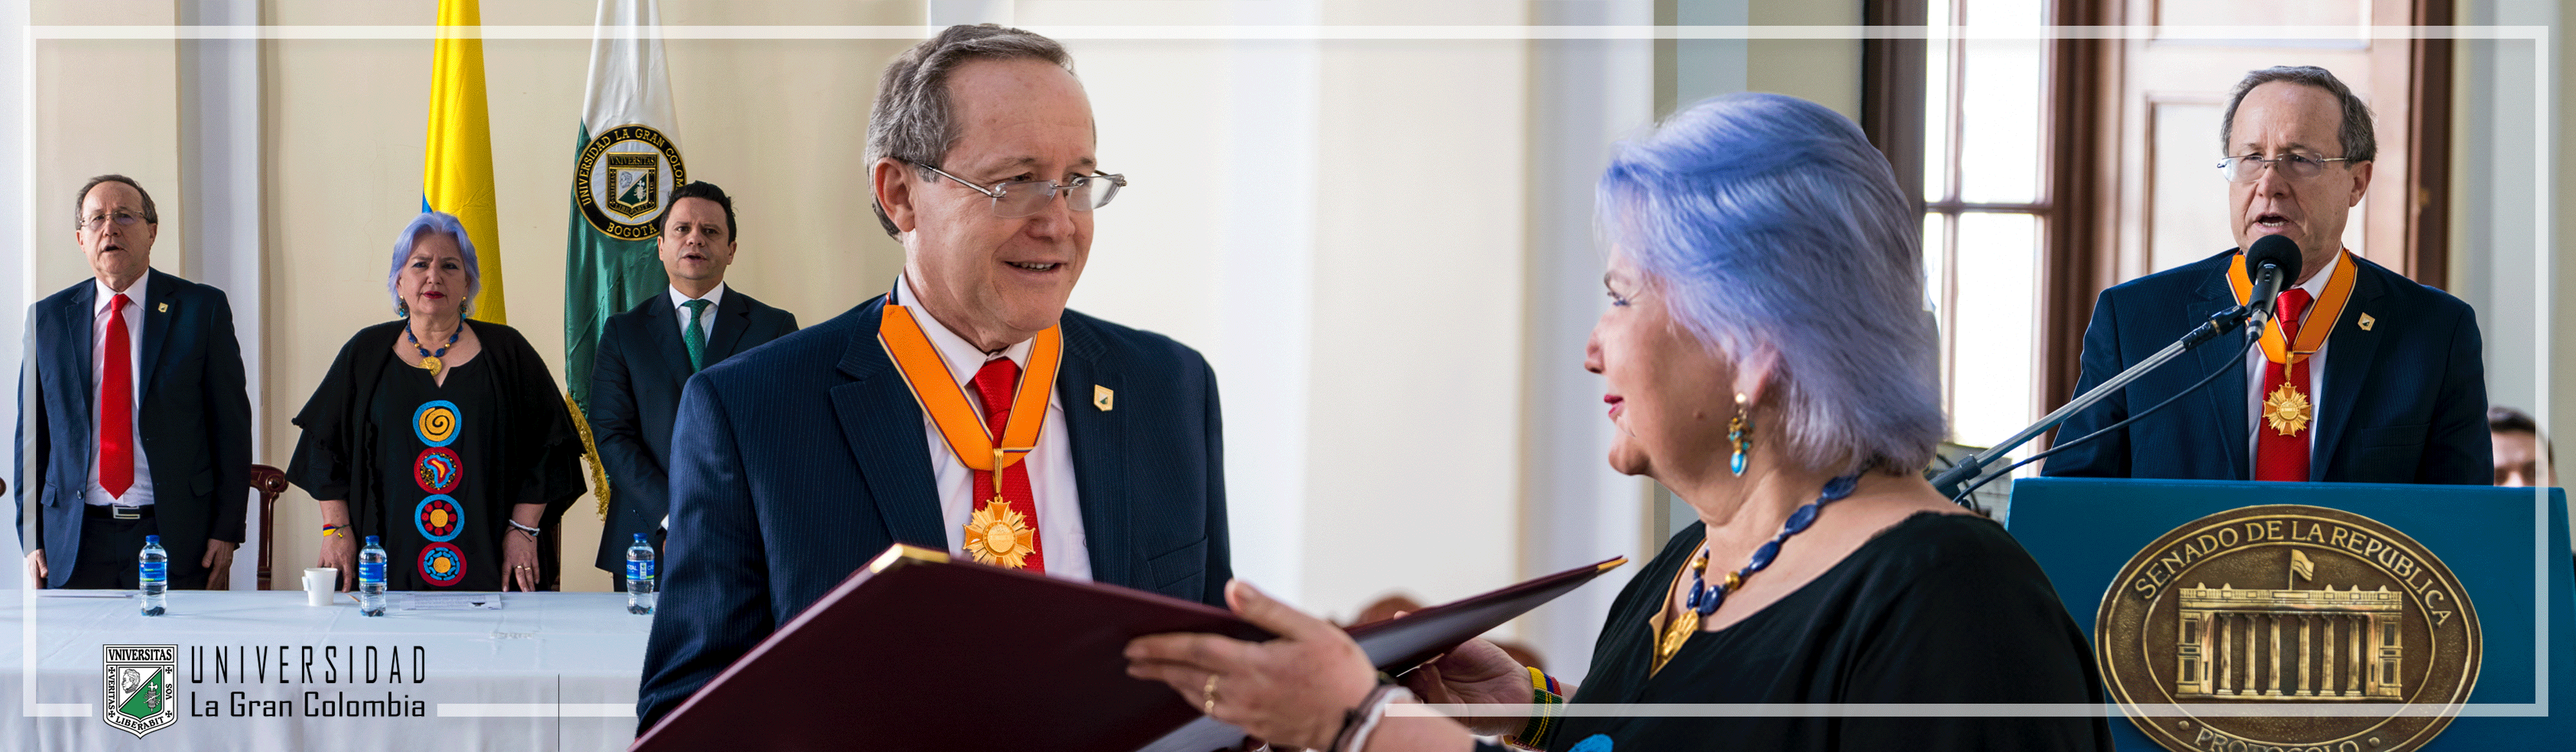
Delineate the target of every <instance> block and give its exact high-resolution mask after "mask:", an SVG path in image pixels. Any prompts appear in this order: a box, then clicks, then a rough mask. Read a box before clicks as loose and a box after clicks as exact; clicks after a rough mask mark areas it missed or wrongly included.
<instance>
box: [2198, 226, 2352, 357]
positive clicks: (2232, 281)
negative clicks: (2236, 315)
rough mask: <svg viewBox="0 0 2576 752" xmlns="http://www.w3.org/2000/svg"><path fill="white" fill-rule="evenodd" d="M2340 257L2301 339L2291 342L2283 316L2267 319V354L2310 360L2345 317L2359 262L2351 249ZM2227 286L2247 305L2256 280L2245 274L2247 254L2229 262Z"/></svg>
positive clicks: (2310, 310) (2301, 329)
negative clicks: (2282, 322)
mask: <svg viewBox="0 0 2576 752" xmlns="http://www.w3.org/2000/svg"><path fill="white" fill-rule="evenodd" d="M2337 261H2338V262H2339V263H2336V264H2335V270H2334V275H2333V276H2330V277H2327V278H2326V290H2325V294H2323V295H2318V296H2317V300H2316V302H2315V303H2311V304H2309V306H2308V313H2307V320H2308V321H2313V322H2316V324H2317V325H2316V326H2300V327H2299V340H2298V341H2297V342H2291V341H2289V338H2288V337H2285V336H2282V334H2281V322H2280V320H2278V319H2273V320H2269V321H2265V322H2264V323H2263V357H2264V358H2266V359H2269V360H2271V361H2272V362H2274V363H2279V364H2282V365H2289V364H2292V363H2297V362H2299V361H2302V360H2307V359H2308V356H2310V355H2315V354H2317V349H2318V348H2321V347H2325V346H2326V335H2328V334H2333V333H2334V328H2335V322H2337V321H2341V320H2343V306H2344V303H2346V302H2348V301H2350V300H2351V299H2352V280H2353V277H2354V276H2355V272H2356V271H2357V267H2359V266H2360V264H2359V263H2356V262H2355V261H2354V260H2353V258H2352V252H2351V251H2345V252H2344V255H2343V257H2342V258H2340V259H2337ZM2227 286H2228V287H2231V288H2234V289H2235V290H2236V304H2237V305H2245V304H2246V298H2247V297H2250V296H2252V295H2253V294H2254V282H2253V281H2252V280H2251V279H2249V278H2247V277H2246V276H2245V254H2243V253H2238V254H2236V258H2234V259H2230V260H2229V261H2228V262H2227Z"/></svg>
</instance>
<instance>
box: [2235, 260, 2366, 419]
mask: <svg viewBox="0 0 2576 752" xmlns="http://www.w3.org/2000/svg"><path fill="white" fill-rule="evenodd" d="M2342 265H2343V254H2341V253H2337V254H2335V255H2334V259H2333V260H2330V261H2327V262H2326V268H2324V269H2319V270H2317V273H2316V276H2312V277H2309V278H2308V281H2306V282H2303V283H2300V284H2299V286H2298V287H2297V288H2295V289H2300V290H2306V291H2308V310H2305V311H2300V312H2299V326H2300V331H2301V332H2305V331H2306V327H2307V326H2308V324H2309V323H2311V322H2313V323H2315V324H2316V325H2318V326H2334V325H2335V322H2332V321H2326V320H2324V319H2320V318H2317V317H2315V316H2312V315H2309V314H2313V313H2316V310H2317V303H2318V299H2319V298H2322V297H2324V295H2325V289H2326V280H2329V279H2333V278H2334V273H2335V267H2339V266H2342ZM2283 292H2288V291H2287V290H2284V291H2283ZM2267 328H2268V327H2267ZM2329 344H2331V343H2325V342H2320V343H2317V352H2316V354H2315V355H2310V356H2308V359H2307V364H2308V383H2307V384H2306V386H2307V391H2308V427H2307V429H2306V430H2304V431H2301V432H2300V433H2303V434H2306V435H2307V437H2308V452H2309V466H2310V467H2314V466H2315V457H2316V455H2315V452H2316V450H2317V442H2316V436H2317V430H2318V429H2320V428H2322V427H2323V426H2322V425H2320V424H2319V423H2318V422H2317V414H2318V413H2320V412H2324V411H2323V410H2319V409H2318V405H2317V403H2318V401H2319V400H2322V399H2324V398H2325V393H2326V390H2325V384H2326V349H2327V346H2328V345H2329ZM2271 362H2272V361H2271V359H2270V358H2266V357H2264V356H2263V346H2262V345H2261V344H2256V345H2255V346H2254V347H2252V348H2249V349H2247V350H2246V351H2245V417H2246V421H2245V425H2246V427H2248V428H2250V429H2252V430H2249V431H2247V432H2246V434H2245V457H2246V459H2247V462H2246V463H2245V466H2246V467H2247V468H2249V469H2252V468H2253V467H2254V462H2253V460H2254V459H2255V458H2257V457H2259V456H2261V453H2262V449H2261V447H2262V445H2263V432H2264V431H2268V430H2271V426H2270V425H2269V424H2266V423H2264V422H2263V398H2264V397H2267V396H2269V395H2266V394H2264V393H2263V373H2264V369H2266V368H2268V367H2270V365H2271Z"/></svg>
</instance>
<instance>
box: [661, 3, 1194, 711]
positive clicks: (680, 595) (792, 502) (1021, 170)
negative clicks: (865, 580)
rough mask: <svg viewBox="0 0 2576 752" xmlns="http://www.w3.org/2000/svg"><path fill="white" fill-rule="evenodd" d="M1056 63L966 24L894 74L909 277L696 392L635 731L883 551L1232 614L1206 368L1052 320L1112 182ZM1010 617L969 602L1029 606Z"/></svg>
mask: <svg viewBox="0 0 2576 752" xmlns="http://www.w3.org/2000/svg"><path fill="white" fill-rule="evenodd" d="M1071 66H1072V59H1071V57H1070V56H1069V55H1068V54H1066V53H1065V51H1064V49H1063V47H1061V46H1059V45H1057V44H1056V43H1055V42H1054V41H1053V40H1049V39H1047V38H1045V37H1042V36H1038V35H1036V34H1030V33H1028V32H1024V31H1020V30H1017V29H1007V28H1002V27H997V26H991V25H980V26H959V27H953V28H950V29H947V30H946V31H944V32H942V33H941V34H939V35H938V36H937V37H935V38H932V39H930V40H928V41H924V42H922V43H921V44H919V45H917V46H915V47H913V48H912V49H911V50H909V51H907V52H905V53H903V54H902V55H900V56H898V57H897V58H896V59H895V60H894V62H893V63H892V64H891V65H889V66H888V67H887V69H886V70H885V72H884V74H883V77H882V79H881V81H880V83H879V86H878V98H877V102H876V106H875V108H874V110H873V111H872V112H871V115H870V118H869V123H868V156H869V162H870V164H869V165H868V166H867V175H868V177H869V183H868V184H869V187H870V188H871V190H872V194H873V198H874V200H875V204H876V209H877V218H878V220H879V221H880V223H881V224H882V225H883V227H884V229H885V231H886V232H887V233H888V234H890V235H892V236H894V237H895V238H896V239H897V240H899V241H901V242H902V243H903V248H904V265H903V273H902V275H901V276H900V277H899V278H897V279H895V280H894V281H893V283H892V284H891V285H890V286H889V287H890V289H889V288H875V289H874V290H869V292H875V291H878V290H882V291H884V294H881V295H877V296H875V297H873V298H871V299H869V300H867V301H866V302H864V303H861V304H860V305H859V306H857V307H855V308H852V309H850V310H849V311H848V312H846V313H843V314H841V315H840V316H837V317H835V318H833V319H831V320H829V321H825V322H822V323H820V324H818V325H816V326H814V327H812V328H808V329H805V330H803V331H800V332H798V333H795V334H791V335H788V336H785V337H782V338H779V339H778V340H775V341H772V342H771V343H769V344H767V345H764V346H762V347H761V348H759V349H757V350H753V351H751V352H747V353H743V354H741V355H737V356H735V357H733V358H730V359H727V360H725V361H724V362H722V363H719V364H716V365H712V366H709V367H708V368H707V369H706V370H705V371H703V372H700V373H699V374H698V375H697V376H695V377H693V378H691V379H690V380H689V383H688V386H687V388H686V390H685V393H684V395H683V396H682V397H681V400H680V411H679V417H678V420H677V421H676V426H675V428H674V430H673V436H672V451H671V457H672V464H671V468H670V473H671V492H670V493H671V519H670V538H669V542H668V544H667V548H666V550H667V551H668V552H669V556H668V558H667V560H666V565H667V571H668V576H667V577H665V578H664V582H666V583H668V587H667V589H665V590H664V591H663V593H662V596H661V603H660V607H659V610H658V613H656V614H655V617H654V621H653V630H652V635H651V637H650V638H649V640H648V642H647V647H646V652H645V661H644V677H643V682H642V687H641V691H640V693H639V695H640V696H639V700H638V702H637V708H636V710H637V716H638V718H639V720H640V726H639V729H649V728H651V726H652V725H653V724H654V723H655V722H657V721H658V720H660V718H661V717H662V716H663V715H664V714H666V713H668V712H670V711H671V710H672V709H673V708H676V707H677V706H678V705H679V704H680V703H681V702H682V701H684V700H686V699H688V697H689V695H690V694H692V693H694V692H695V691H697V689H698V688H699V687H701V686H703V685H705V684H706V682H707V681H708V680H710V679H712V678H714V676H715V675H716V674H717V673H718V672H721V671H723V670H724V668H725V667H726V666H728V665H730V664H732V663H733V661H734V660H735V659H737V658H740V657H741V656H742V655H743V653H744V652H745V651H747V650H749V649H750V648H751V647H753V646H754V645H757V644H759V642H760V641H761V640H762V639H763V638H766V637H767V636H768V635H770V634H771V633H772V632H774V631H775V630H776V629H777V628H778V627H779V626H780V625H783V624H785V623H786V622H787V621H788V620H790V619H793V618H795V617H796V615H797V614H798V613H799V612H802V611H803V610H804V609H805V608H806V607H807V606H809V605H811V604H812V603H813V602H814V601H816V600H817V599H819V598H821V597H822V596H823V595H824V594H826V593H828V592H829V591H830V590H831V589H832V588H833V587H834V586H836V585H838V584H840V582H841V581H842V580H843V579H845V578H847V577H848V576H849V575H850V573H851V572H853V571H856V570H857V569H858V568H859V567H861V566H863V565H865V564H866V563H867V561H868V560H869V559H870V558H872V557H874V556H876V555H877V554H878V553H879V552H882V551H884V550H885V549H886V547H887V546H889V545H892V544H895V543H907V544H912V545H917V546H923V547H934V548H941V549H945V550H947V551H948V552H949V553H950V554H951V555H953V556H956V557H958V558H959V559H963V560H972V561H976V562H981V563H984V564H989V565H993V566H999V567H1009V568H1015V569H1022V570H1026V571H1032V572H1042V573H1044V574H1046V575H1047V576H1050V577H1061V578H1068V579H1076V580H1093V581H1098V582H1102V583H1108V584H1115V585H1121V586H1125V587H1130V588H1136V589H1139V590H1145V591H1149V592H1155V593H1160V594H1163V595H1168V596H1172V597H1176V598H1181V599H1184V600H1192V601H1199V602H1202V603H1209V604H1217V605H1222V604H1223V594H1222V593H1223V589H1224V587H1225V584H1226V582H1227V581H1228V580H1230V579H1232V568H1231V567H1230V565H1229V564H1228V547H1227V540H1226V517H1225V482H1224V475H1223V468H1224V463H1223V445H1222V439H1221V436H1222V428H1221V426H1222V423H1221V422H1220V418H1219V413H1218V409H1217V404H1218V403H1217V391H1216V380H1215V376H1214V372H1213V371H1212V370H1211V369H1210V368H1209V367H1208V364H1207V361H1206V359H1205V358H1202V357H1201V356H1200V355H1199V354H1198V353H1197V352H1196V351H1194V350H1191V349H1190V348H1188V347H1186V346H1184V345H1181V344H1180V343H1177V342H1174V341H1172V340H1171V339H1170V338H1167V337H1164V336H1161V335H1158V334H1153V333H1150V332H1143V331H1138V330H1135V329H1130V328H1127V327H1123V326H1119V325H1116V324H1112V323H1109V322H1105V321H1101V320H1099V319H1095V318H1092V317H1089V316H1085V315H1083V314H1081V313H1079V312H1075V311H1069V310H1066V309H1065V301H1066V299H1067V298H1068V297H1069V296H1070V295H1071V294H1072V292H1073V286H1074V283H1075V281H1076V280H1077V279H1079V277H1080V276H1081V273H1082V269H1083V265H1084V263H1085V261H1086V260H1087V259H1088V257H1089V254H1090V245H1091V228H1092V220H1093V217H1094V215H1095V213H1096V210H1097V209H1099V208H1101V207H1102V206H1104V205H1106V204H1108V203H1109V201H1110V199H1111V198H1113V197H1115V196H1116V195H1117V193H1118V190H1119V188H1121V187H1123V186H1125V185H1126V184H1127V179H1126V178H1125V177H1124V176H1121V175H1115V174H1109V173H1106V172H1104V171H1103V170H1101V169H1100V165H1099V163H1098V161H1097V158H1096V157H1095V156H1094V146H1095V144H1096V139H1095V137H1094V134H1093V132H1092V122H1093V118H1092V112H1091V105H1090V103H1089V101H1088V99H1087V97H1086V95H1085V94H1084V93H1083V90H1082V84H1081V81H1080V80H1079V79H1077V78H1075V77H1074V75H1073V73H1072V69H1071ZM853 229H855V228H853ZM862 294H864V293H862ZM961 597H964V596H962V595H961ZM1008 605H1009V604H989V603H961V604H960V607H965V608H975V609H987V608H992V607H995V606H1000V607H1001V610H999V611H996V612H994V613H996V618H1034V617H1035V616H1036V615H1031V614H1024V613H1016V612H1013V611H1011V610H1010V609H1009V608H1008Z"/></svg>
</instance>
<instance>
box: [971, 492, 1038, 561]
mask: <svg viewBox="0 0 2576 752" xmlns="http://www.w3.org/2000/svg"><path fill="white" fill-rule="evenodd" d="M1037 543H1038V531H1037V530H1035V529H1032V528H1030V527H1029V525H1028V517H1027V516H1026V515H1022V514H1020V513H1019V512H1018V511H1016V510H1013V509H1011V504H1010V502H1008V501H1004V500H1002V499H998V498H997V499H993V500H991V501H987V502H984V507H983V508H982V509H977V510H975V516H974V517H973V518H972V519H969V520H967V521H966V553H969V554H972V555H974V557H975V561H976V563H979V564H993V565H997V566H1002V567H1007V568H1010V569H1020V568H1024V567H1027V566H1028V558H1029V554H1033V553H1037Z"/></svg>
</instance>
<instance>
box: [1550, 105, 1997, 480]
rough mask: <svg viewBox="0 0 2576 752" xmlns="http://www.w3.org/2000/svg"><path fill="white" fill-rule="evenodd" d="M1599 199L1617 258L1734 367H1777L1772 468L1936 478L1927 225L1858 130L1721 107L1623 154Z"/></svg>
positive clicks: (1783, 112) (1772, 393) (1672, 121)
mask: <svg viewBox="0 0 2576 752" xmlns="http://www.w3.org/2000/svg"><path fill="white" fill-rule="evenodd" d="M1596 201H1597V202H1598V206H1597V212H1598V216H1599V217H1600V218H1601V222H1602V227H1603V230H1604V232H1605V234H1607V235H1608V236H1609V240H1610V242H1611V243H1612V244H1613V246H1614V247H1615V248H1617V252H1619V253H1623V254H1626V255H1627V257H1628V258H1629V260H1631V261H1632V262H1634V263H1635V264H1636V265H1637V266H1638V267H1639V268H1640V269H1642V270H1643V271H1644V272H1645V273H1646V277H1647V285H1648V289H1650V290H1655V291H1657V292H1659V293H1661V294H1663V295H1665V296H1666V298H1665V300H1666V303H1667V305H1669V306H1670V307H1671V308H1672V311H1673V316H1674V317H1675V318H1676V319H1678V320H1680V321H1681V322H1682V324H1683V325H1684V326H1685V327H1687V328H1688V329H1689V330H1690V331H1691V333H1692V334H1694V335H1695V336H1697V337H1698V338H1699V339H1701V340H1702V341H1704V342H1706V343H1708V344H1709V345H1710V346H1711V347H1713V348H1715V349H1716V351H1717V352H1718V353H1719V354H1720V355H1722V356H1724V357H1726V358H1728V359H1729V360H1731V361H1733V362H1738V363H1742V362H1745V360H1746V358H1747V356H1748V355H1750V354H1751V353H1752V352H1754V350H1753V349H1752V348H1755V347H1763V348H1768V349H1770V350H1771V351H1773V352H1775V353H1777V355H1778V358H1779V360H1778V370H1777V371H1776V372H1774V373H1773V374H1772V375H1771V378H1770V379H1769V381H1768V382H1767V383H1766V386H1767V394H1766V396H1765V398H1764V400H1763V402H1765V403H1767V406H1766V409H1765V410H1764V412H1765V413H1767V416H1766V417H1768V418H1769V421H1768V423H1769V429H1768V430H1767V431H1765V433H1766V434H1767V435H1768V437H1769V440H1768V444H1769V446H1770V447H1771V448H1772V449H1773V450H1774V451H1775V452H1777V453H1778V454H1775V455H1774V456H1775V457H1783V458H1785V459H1787V460H1788V461H1790V462H1792V463H1794V464H1797V465H1807V466H1811V468H1812V469H1818V470H1824V471H1828V472H1837V473H1839V472H1846V471H1851V470H1872V471H1879V472H1887V473H1916V472H1921V471H1922V470H1923V468H1924V467H1925V466H1926V465H1928V464H1930V462H1931V459H1932V454H1933V451H1934V449H1935V448H1936V447H1937V446H1938V445H1939V443H1940V441H1941V439H1942V437H1943V436H1944V435H1946V434H1947V433H1948V428H1947V421H1946V420H1945V419H1944V417H1943V416H1942V414H1941V401H1940V394H1941V388H1940V378H1939V376H1938V373H1937V371H1938V369H1939V364H1940V360H1939V358H1940V354H1939V349H1938V347H1939V338H1938V336H1937V335H1936V333H1935V331H1934V326H1933V323H1932V319H1931V317H1930V315H1929V314H1927V313H1926V312H1925V311H1924V310H1923V267H1922V264H1921V260H1920V259H1921V253H1922V251H1921V240H1920V237H1919V235H1920V233H1921V229H1920V223H1921V221H1922V220H1921V219H1920V218H1919V217H1917V216H1916V215H1915V212H1914V210H1913V209H1912V207H1910V206H1908V205H1907V202H1906V199H1905V194H1904V192H1903V191H1901V190H1899V189H1898V188H1897V186H1896V178H1895V175H1894V174H1893V173H1892V172H1891V171H1890V170H1889V168H1888V165H1887V158H1886V157H1884V156H1881V155H1880V154H1879V152H1878V150H1877V149H1875V148H1872V147H1871V146H1870V145H1869V141H1868V139H1867V137H1865V136H1863V135H1862V134H1861V130H1860V127H1859V126H1857V125H1854V124H1852V121H1851V120H1849V119H1847V118H1844V117H1843V116H1842V115H1840V114H1837V113H1835V112H1834V111H1833V110H1829V109H1826V108H1825V107H1823V106H1822V105H1818V104H1816V103H1813V102H1809V101H1806V100H1803V99H1798V98H1795V97H1786V96H1780V95H1777V94H1730V95H1726V96H1722V97H1717V98H1714V99H1709V100H1707V101H1703V102H1700V103H1699V104H1697V105H1693V106H1692V107H1691V108H1689V109H1688V110H1685V111H1682V112H1680V113H1677V114H1674V115H1673V116H1672V117H1670V118H1668V119H1666V120H1665V121H1664V122H1663V123H1662V124H1661V125H1660V126H1658V127H1657V128H1656V129H1655V130H1654V131H1653V132H1652V133H1649V134H1647V135H1646V136H1644V137H1643V138H1640V139H1636V140H1633V141H1629V142H1625V143H1622V144H1620V146H1619V149H1618V153H1617V154H1616V155H1615V156H1614V157H1613V158H1612V159H1611V163H1610V167H1609V169H1608V170H1607V171H1606V172H1604V173H1603V174H1602V176H1601V182H1600V185H1599V189H1598V191H1597V193H1596ZM1710 388H1712V389H1722V388H1725V387H1724V386H1722V385H1711V387H1710Z"/></svg>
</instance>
